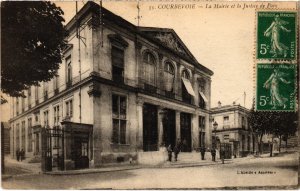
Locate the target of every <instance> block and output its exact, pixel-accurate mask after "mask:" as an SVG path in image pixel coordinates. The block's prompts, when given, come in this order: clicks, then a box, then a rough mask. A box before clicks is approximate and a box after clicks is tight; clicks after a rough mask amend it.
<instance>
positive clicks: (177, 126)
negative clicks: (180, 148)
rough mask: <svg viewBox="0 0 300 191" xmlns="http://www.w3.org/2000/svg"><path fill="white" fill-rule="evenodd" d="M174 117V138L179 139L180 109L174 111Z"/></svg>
mask: <svg viewBox="0 0 300 191" xmlns="http://www.w3.org/2000/svg"><path fill="white" fill-rule="evenodd" d="M175 118H176V139H181V135H180V111H175Z"/></svg>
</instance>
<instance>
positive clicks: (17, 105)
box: [16, 97, 20, 115]
mask: <svg viewBox="0 0 300 191" xmlns="http://www.w3.org/2000/svg"><path fill="white" fill-rule="evenodd" d="M19 107H20V106H19V98H18V97H17V98H16V112H17V115H19Z"/></svg>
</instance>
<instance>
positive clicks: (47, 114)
mask: <svg viewBox="0 0 300 191" xmlns="http://www.w3.org/2000/svg"><path fill="white" fill-rule="evenodd" d="M44 126H45V127H48V126H49V111H48V110H46V111H44Z"/></svg>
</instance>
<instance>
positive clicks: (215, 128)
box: [213, 121, 218, 149]
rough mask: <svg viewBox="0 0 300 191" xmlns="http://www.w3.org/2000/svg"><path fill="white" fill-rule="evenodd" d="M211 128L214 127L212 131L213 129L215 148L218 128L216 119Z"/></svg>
mask: <svg viewBox="0 0 300 191" xmlns="http://www.w3.org/2000/svg"><path fill="white" fill-rule="evenodd" d="M213 128H214V131H215V138H214V139H215V140H214V147H215V149H216V147H217V128H218V123H217V122H216V121H215V122H214V123H213Z"/></svg>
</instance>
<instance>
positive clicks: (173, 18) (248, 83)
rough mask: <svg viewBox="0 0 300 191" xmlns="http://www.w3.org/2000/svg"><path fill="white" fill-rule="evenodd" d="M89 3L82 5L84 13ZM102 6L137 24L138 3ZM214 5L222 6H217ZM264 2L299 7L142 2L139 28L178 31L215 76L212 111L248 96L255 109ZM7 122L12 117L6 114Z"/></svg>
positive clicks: (69, 8) (68, 13)
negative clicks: (257, 49) (257, 38)
mask: <svg viewBox="0 0 300 191" xmlns="http://www.w3.org/2000/svg"><path fill="white" fill-rule="evenodd" d="M55 3H56V5H57V6H60V7H61V8H62V10H63V11H64V13H65V15H64V17H65V20H66V22H65V24H66V23H67V22H68V21H69V20H70V19H71V18H72V17H73V16H74V15H75V7H76V5H75V2H62V1H56V2H55ZM85 3H86V2H84V1H80V2H78V7H79V9H80V8H81V7H82V6H83V5H84V4H85ZM96 3H97V2H96ZM98 3H99V2H98ZM102 4H103V6H104V7H105V8H107V9H108V10H110V11H112V12H113V13H115V14H117V15H119V16H121V17H123V18H124V19H126V20H127V21H129V22H131V23H133V24H136V25H137V19H136V18H137V13H138V11H137V2H136V1H126V2H125V1H103V3H102ZM171 4H173V5H174V4H180V5H188V6H192V4H195V5H194V7H195V8H185V9H167V6H166V5H168V6H170V5H171ZM215 4H218V7H219V8H214V6H215ZM238 4H239V5H240V6H241V7H240V8H239V7H237V6H238ZM261 4H263V5H264V6H265V7H267V6H269V7H273V8H277V9H278V8H295V7H296V3H295V2H290V3H288V2H272V3H268V2H241V1H240V2H218V3H217V2H212V1H201V2H199V1H182V2H180V1H176V3H175V1H168V2H165V3H162V2H158V1H147V2H146V1H141V2H140V16H141V19H140V25H141V26H146V27H161V28H172V29H174V30H175V32H176V33H177V34H178V36H179V37H180V38H181V40H182V41H183V42H184V43H185V45H186V46H187V47H188V49H189V50H190V51H191V53H192V54H193V55H194V56H195V58H196V59H197V60H198V62H200V63H201V64H202V65H204V66H205V67H207V68H209V69H210V70H212V71H213V72H214V75H213V76H212V81H211V83H212V84H211V85H212V86H211V106H212V107H215V106H217V103H218V101H221V103H222V105H228V104H232V103H233V101H236V102H237V103H240V104H241V105H242V106H244V92H245V93H246V102H245V106H246V107H247V108H251V106H252V99H253V93H254V90H255V86H254V70H253V66H254V64H255V59H254V54H255V31H256V29H255V26H256V22H255V20H256V19H255V18H256V17H255V6H261ZM209 6H211V7H212V8H208V7H209ZM221 6H223V7H226V6H228V7H229V8H220V7H221ZM245 6H246V7H245ZM244 7H245V8H244ZM153 8H154V9H153ZM7 105H8V104H7ZM3 110H5V111H6V110H9V107H7V106H5V108H4V107H2V111H3ZM8 113H9V112H8ZM2 118H3V119H6V118H9V116H8V117H7V116H6V115H3V112H2Z"/></svg>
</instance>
